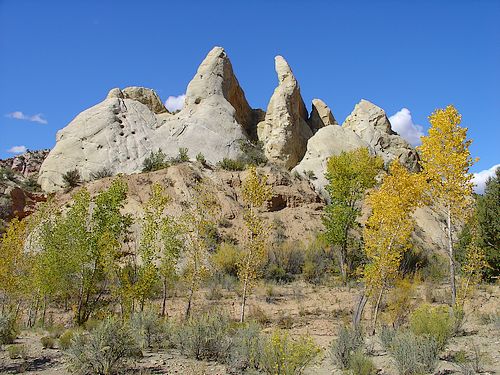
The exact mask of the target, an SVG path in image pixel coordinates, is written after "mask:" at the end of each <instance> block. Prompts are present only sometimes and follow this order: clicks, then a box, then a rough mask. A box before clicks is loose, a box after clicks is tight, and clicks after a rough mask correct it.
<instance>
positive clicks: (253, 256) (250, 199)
mask: <svg viewBox="0 0 500 375" xmlns="http://www.w3.org/2000/svg"><path fill="white" fill-rule="evenodd" d="M242 193H243V201H244V202H245V204H246V205H247V207H246V209H245V214H244V216H243V220H244V221H245V226H246V230H247V238H246V241H245V244H244V246H243V252H242V254H241V260H240V262H239V263H238V277H239V279H240V281H241V282H242V284H243V294H242V297H241V315H240V322H242V323H243V322H244V321H245V305H246V300H247V294H248V291H249V288H250V287H251V286H252V283H253V282H254V281H255V279H257V276H258V270H259V266H260V265H261V264H262V263H263V262H264V260H265V256H266V241H267V237H268V227H267V226H266V225H265V224H264V222H263V220H262V219H261V218H260V217H259V215H258V212H257V209H258V208H260V207H262V205H263V204H264V203H265V202H267V201H268V200H269V199H271V196H272V191H271V187H270V186H267V176H263V177H260V176H259V175H258V173H257V170H256V168H255V167H253V166H252V167H250V169H249V171H248V176H247V178H246V179H245V181H244V182H243V192H242Z"/></svg>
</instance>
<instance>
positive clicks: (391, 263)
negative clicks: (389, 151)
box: [363, 161, 425, 332]
mask: <svg viewBox="0 0 500 375" xmlns="http://www.w3.org/2000/svg"><path fill="white" fill-rule="evenodd" d="M424 190H425V181H424V180H423V179H422V176H421V175H419V174H414V173H411V172H409V171H408V170H407V169H406V168H405V167H403V166H402V165H401V164H400V163H399V162H398V161H394V162H393V163H392V164H391V166H390V168H389V174H388V175H387V176H386V177H385V178H384V180H383V182H382V185H381V186H380V188H379V189H377V190H375V191H373V192H372V193H370V194H369V195H368V198H367V201H368V204H369V206H370V207H371V209H372V213H371V215H370V217H369V218H368V221H367V222H366V226H365V228H364V232H363V238H364V241H365V247H364V249H365V253H366V256H367V258H368V262H369V263H368V264H367V265H366V266H365V269H364V281H365V288H366V292H367V294H368V296H369V297H371V298H375V308H374V315H373V316H374V317H373V331H374V332H375V327H376V323H377V317H378V311H379V307H380V302H381V300H382V296H383V294H384V292H385V291H386V290H387V289H388V288H389V287H390V286H392V285H393V283H394V282H395V280H396V279H397V277H398V270H399V265H400V262H401V259H402V257H403V254H404V253H405V252H406V251H407V250H408V249H409V247H410V245H411V241H410V237H411V234H412V232H413V229H414V225H415V223H414V220H413V218H412V217H411V214H412V212H413V211H414V210H415V208H416V207H417V206H419V205H420V204H421V203H422V199H421V197H422V194H423V192H424Z"/></svg>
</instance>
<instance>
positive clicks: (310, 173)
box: [304, 170, 317, 180]
mask: <svg viewBox="0 0 500 375" xmlns="http://www.w3.org/2000/svg"><path fill="white" fill-rule="evenodd" d="M304 176H306V178H307V179H308V180H316V179H317V177H316V175H315V174H314V171H311V170H307V171H304Z"/></svg>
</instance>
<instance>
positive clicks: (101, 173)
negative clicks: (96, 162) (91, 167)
mask: <svg viewBox="0 0 500 375" xmlns="http://www.w3.org/2000/svg"><path fill="white" fill-rule="evenodd" d="M111 176H113V172H112V171H111V169H109V168H106V167H104V168H101V169H99V170H98V171H95V172H92V173H91V174H90V178H91V179H92V180H100V179H102V178H106V177H111Z"/></svg>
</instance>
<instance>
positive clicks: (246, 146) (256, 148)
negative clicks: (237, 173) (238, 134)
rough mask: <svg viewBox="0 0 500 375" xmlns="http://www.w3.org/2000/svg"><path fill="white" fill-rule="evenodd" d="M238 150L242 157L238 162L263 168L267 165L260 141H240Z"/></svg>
mask: <svg viewBox="0 0 500 375" xmlns="http://www.w3.org/2000/svg"><path fill="white" fill-rule="evenodd" d="M240 150H241V152H242V155H241V156H240V157H239V158H238V161H240V162H241V163H243V164H245V165H255V166H257V167H258V166H263V165H266V164H267V157H266V155H265V154H264V144H263V143H262V141H258V142H255V143H253V142H249V141H242V142H241V143H240Z"/></svg>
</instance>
